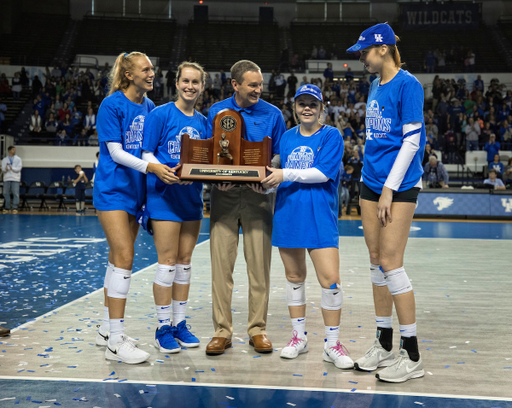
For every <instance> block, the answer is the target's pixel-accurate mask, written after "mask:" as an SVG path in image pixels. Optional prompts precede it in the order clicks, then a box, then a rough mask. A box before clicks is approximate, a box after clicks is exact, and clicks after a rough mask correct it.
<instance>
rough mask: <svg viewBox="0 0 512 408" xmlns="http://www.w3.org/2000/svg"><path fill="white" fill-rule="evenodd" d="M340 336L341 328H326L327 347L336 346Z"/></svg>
mask: <svg viewBox="0 0 512 408" xmlns="http://www.w3.org/2000/svg"><path fill="white" fill-rule="evenodd" d="M339 336H340V326H325V338H326V339H327V342H326V346H327V347H331V346H334V345H335V344H336V342H337V341H338V338H339Z"/></svg>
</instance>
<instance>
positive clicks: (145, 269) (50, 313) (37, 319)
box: [11, 239, 209, 334]
mask: <svg viewBox="0 0 512 408" xmlns="http://www.w3.org/2000/svg"><path fill="white" fill-rule="evenodd" d="M208 241H209V239H207V240H205V241H203V242H201V243H200V244H197V245H196V248H197V247H198V246H201V245H203V244H204V243H205V242H208ZM157 264H158V262H155V263H154V264H152V265H149V266H146V267H145V268H143V269H141V270H140V271H137V272H135V273H134V275H137V274H138V273H140V272H144V271H147V270H148V269H150V268H153V267H155V266H156V265H157ZM102 291H103V288H99V289H97V290H95V291H94V292H90V293H88V294H87V295H84V296H82V297H80V298H78V299H75V300H72V301H71V302H69V303H66V304H65V305H62V306H60V307H58V308H57V309H55V310H51V311H49V312H48V313H45V314H43V315H41V316H37V317H36V318H35V319H34V320H31V321H30V322H26V323H23V324H22V325H20V326H18V327H15V328H14V329H12V330H11V334H12V333H15V332H17V331H18V330H20V329H23V328H25V327H28V326H30V325H31V324H34V323H35V322H37V321H39V320H41V319H46V318H48V317H50V316H51V315H52V314H54V313H55V312H59V311H60V310H62V309H64V308H66V307H68V306H71V305H73V304H75V303H77V302H80V301H82V300H84V299H85V298H87V297H89V296H92V295H95V294H96V293H98V292H102Z"/></svg>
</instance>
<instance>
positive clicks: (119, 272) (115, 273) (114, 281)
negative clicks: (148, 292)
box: [107, 266, 132, 299]
mask: <svg viewBox="0 0 512 408" xmlns="http://www.w3.org/2000/svg"><path fill="white" fill-rule="evenodd" d="M131 280H132V271H128V270H126V269H121V268H116V267H115V266H113V267H112V274H111V276H110V281H109V282H108V288H107V289H108V292H107V294H108V297H111V298H116V299H126V297H127V296H128V290H129V289H130V281H131Z"/></svg>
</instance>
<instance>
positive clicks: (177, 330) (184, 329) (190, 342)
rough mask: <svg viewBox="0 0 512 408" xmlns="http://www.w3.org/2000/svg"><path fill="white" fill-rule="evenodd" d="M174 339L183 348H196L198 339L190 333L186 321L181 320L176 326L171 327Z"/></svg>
mask: <svg viewBox="0 0 512 408" xmlns="http://www.w3.org/2000/svg"><path fill="white" fill-rule="evenodd" d="M173 329H174V338H175V339H177V340H178V343H180V345H182V346H185V347H198V346H199V339H198V338H197V337H196V336H194V335H193V334H192V333H190V331H189V329H190V325H187V321H186V320H183V321H182V322H180V323H179V324H178V325H177V326H175V327H173Z"/></svg>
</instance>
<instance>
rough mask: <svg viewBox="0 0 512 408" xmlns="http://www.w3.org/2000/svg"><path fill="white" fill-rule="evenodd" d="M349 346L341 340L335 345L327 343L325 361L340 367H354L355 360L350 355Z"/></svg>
mask: <svg viewBox="0 0 512 408" xmlns="http://www.w3.org/2000/svg"><path fill="white" fill-rule="evenodd" d="M348 354H349V353H348V350H347V348H346V347H345V346H344V345H343V344H342V343H340V342H339V340H338V341H337V342H336V344H335V345H334V346H328V345H327V343H325V346H324V361H327V362H329V363H334V365H335V366H336V367H338V368H343V369H349V368H354V362H353V361H352V359H351V358H350V357H349V356H348Z"/></svg>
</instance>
